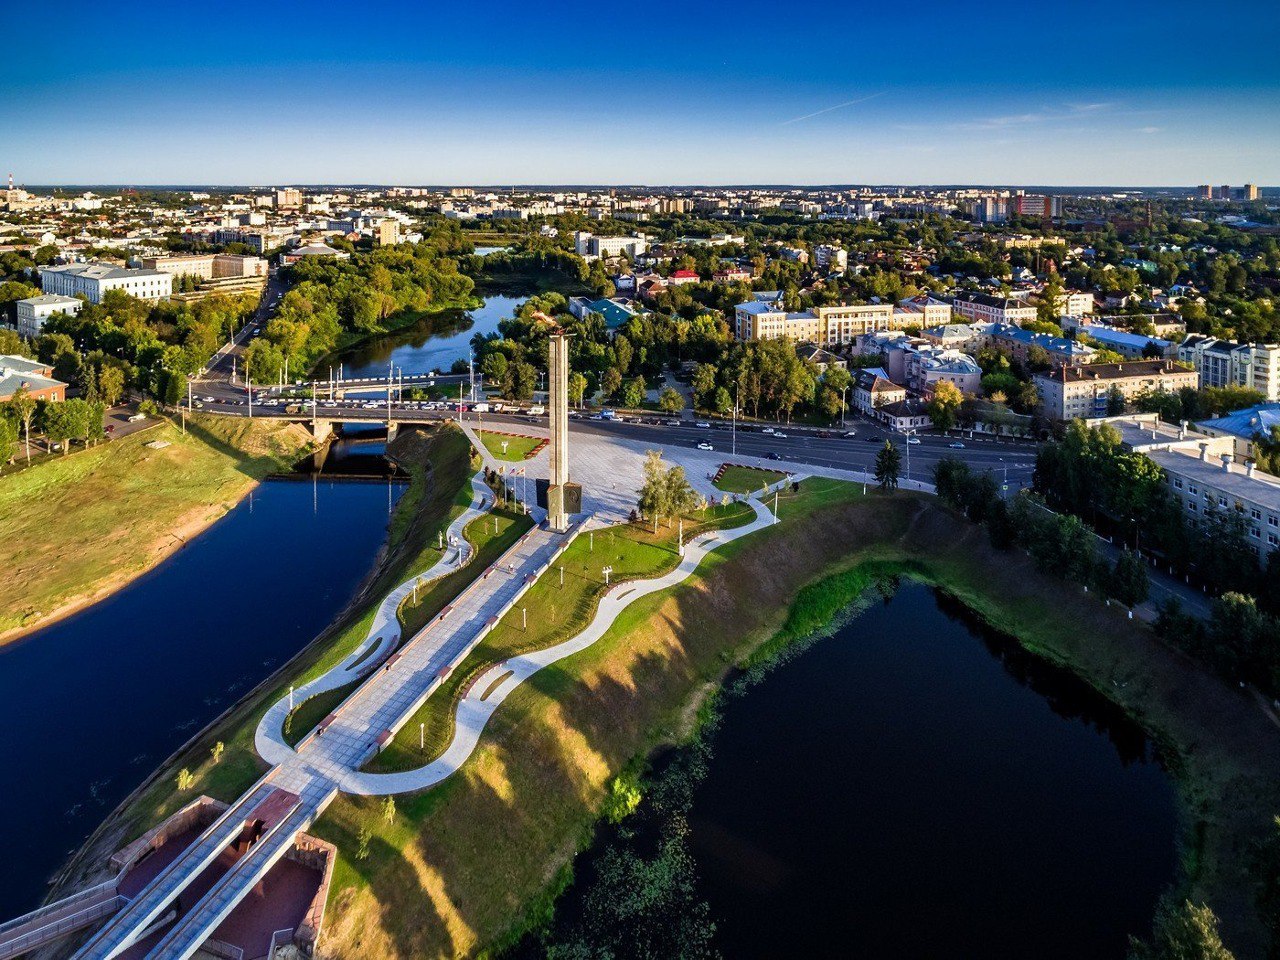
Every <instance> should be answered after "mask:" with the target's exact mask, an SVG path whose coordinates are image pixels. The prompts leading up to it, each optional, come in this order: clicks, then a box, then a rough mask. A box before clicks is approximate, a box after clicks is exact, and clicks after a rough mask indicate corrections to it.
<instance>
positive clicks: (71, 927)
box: [0, 894, 129, 960]
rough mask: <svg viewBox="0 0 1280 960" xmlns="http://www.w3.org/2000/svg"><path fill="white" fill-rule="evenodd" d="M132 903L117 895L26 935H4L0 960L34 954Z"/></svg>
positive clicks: (0, 948) (13, 931) (35, 921)
mask: <svg viewBox="0 0 1280 960" xmlns="http://www.w3.org/2000/svg"><path fill="white" fill-rule="evenodd" d="M128 902H129V898H128V897H126V896H124V895H122V894H116V895H115V896H112V897H109V898H107V899H106V900H101V901H99V902H97V903H91V904H89V905H88V906H86V907H84V908H82V909H80V910H77V911H75V912H74V913H71V914H68V915H67V916H65V917H60V918H59V919H57V920H52V919H50V920H49V921H47V922H46V923H43V924H41V925H39V926H37V927H36V928H35V929H33V930H28V931H27V932H25V933H17V932H16V931H15V930H13V929H10V931H9V934H10V935H9V936H7V937H6V936H5V935H4V934H0V960H8V958H10V957H17V956H21V955H22V954H24V953H26V952H27V951H28V950H34V949H35V948H36V947H39V946H42V945H43V944H46V943H49V942H50V941H52V940H57V939H58V938H59V937H61V936H63V935H64V934H68V933H72V932H74V931H76V930H80V929H82V928H84V927H87V926H88V925H89V924H91V923H93V922H94V921H95V920H100V919H102V918H103V917H107V916H110V915H111V914H113V913H116V912H117V911H118V910H119V909H120V908H121V907H123V906H124V905H125V904H127V903H128ZM27 921H28V922H34V923H39V920H38V919H36V920H32V919H31V918H30V917H28V918H27Z"/></svg>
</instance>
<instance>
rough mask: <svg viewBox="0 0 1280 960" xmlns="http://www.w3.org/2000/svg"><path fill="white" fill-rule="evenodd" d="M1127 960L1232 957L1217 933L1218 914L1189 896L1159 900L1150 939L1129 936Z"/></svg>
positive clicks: (1226, 959) (1227, 959)
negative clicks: (1182, 898)
mask: <svg viewBox="0 0 1280 960" xmlns="http://www.w3.org/2000/svg"><path fill="white" fill-rule="evenodd" d="M1129 960H1235V956H1234V954H1232V952H1231V951H1230V950H1228V949H1227V948H1226V946H1224V945H1223V943H1222V938H1221V937H1220V936H1218V918H1217V917H1216V916H1215V915H1214V912H1213V911H1212V910H1211V909H1209V907H1207V906H1205V905H1204V904H1201V905H1200V906H1198V907H1197V906H1196V905H1195V904H1193V903H1192V902H1191V901H1190V900H1184V901H1183V902H1182V903H1181V904H1178V905H1174V904H1171V903H1167V902H1166V903H1162V904H1161V906H1160V909H1159V910H1157V911H1156V918H1155V924H1154V928H1153V929H1152V931H1151V940H1150V941H1142V940H1135V939H1130V941H1129Z"/></svg>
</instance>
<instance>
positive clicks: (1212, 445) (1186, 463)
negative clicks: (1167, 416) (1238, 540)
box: [1100, 414, 1280, 558]
mask: <svg viewBox="0 0 1280 960" xmlns="http://www.w3.org/2000/svg"><path fill="white" fill-rule="evenodd" d="M1100 422H1101V423H1106V424H1107V425H1109V426H1111V427H1113V428H1114V429H1116V430H1117V431H1119V433H1120V439H1121V442H1122V443H1123V444H1124V446H1125V447H1126V448H1128V449H1129V450H1132V451H1133V452H1135V453H1141V454H1142V455H1143V456H1145V457H1147V458H1148V459H1150V460H1151V461H1152V462H1154V463H1155V464H1156V465H1157V466H1159V467H1160V468H1161V469H1162V470H1163V471H1164V477H1165V483H1167V484H1168V486H1169V492H1170V493H1171V494H1172V495H1173V499H1174V501H1175V502H1177V503H1178V504H1179V505H1180V507H1181V509H1182V510H1183V511H1184V513H1185V515H1186V517H1187V520H1188V522H1189V523H1190V524H1191V526H1193V527H1194V526H1199V525H1200V524H1201V523H1203V522H1204V520H1205V518H1206V517H1210V516H1212V515H1213V514H1214V513H1217V512H1219V511H1221V512H1228V511H1234V512H1235V513H1236V514H1238V515H1239V516H1240V517H1241V518H1242V519H1243V520H1244V523H1245V536H1246V537H1247V538H1248V541H1249V543H1250V545H1251V546H1252V547H1253V550H1254V553H1255V554H1257V555H1258V557H1259V558H1264V557H1266V556H1267V555H1268V554H1270V553H1271V552H1272V551H1273V550H1275V549H1276V548H1277V547H1280V479H1278V478H1276V477H1273V476H1271V475H1270V474H1266V473H1263V472H1262V471H1260V470H1258V469H1256V468H1255V466H1254V463H1253V461H1252V460H1249V461H1245V462H1240V459H1239V458H1238V457H1237V456H1236V455H1235V454H1234V453H1233V451H1232V447H1231V441H1230V439H1229V438H1227V437H1211V436H1209V435H1206V434H1203V433H1197V432H1195V431H1192V430H1188V429H1186V427H1170V426H1168V425H1167V424H1161V423H1160V422H1159V418H1158V417H1157V415H1156V414H1145V415H1136V416H1129V417H1108V418H1105V419H1103V420H1102V421H1100Z"/></svg>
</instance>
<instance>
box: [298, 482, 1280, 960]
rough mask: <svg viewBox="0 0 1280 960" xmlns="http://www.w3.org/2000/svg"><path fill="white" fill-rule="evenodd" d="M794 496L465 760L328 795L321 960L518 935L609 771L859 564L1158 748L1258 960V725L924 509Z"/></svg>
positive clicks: (497, 722)
mask: <svg viewBox="0 0 1280 960" xmlns="http://www.w3.org/2000/svg"><path fill="white" fill-rule="evenodd" d="M804 486H805V489H803V490H802V492H801V494H800V495H799V496H798V497H792V498H789V500H790V502H787V503H784V504H783V509H782V511H781V513H782V517H783V520H782V522H781V523H780V524H778V525H777V526H775V527H771V528H769V529H767V530H764V531H761V532H760V533H758V534H755V535H753V536H752V537H748V538H744V539H743V540H742V541H738V542H736V543H734V544H731V545H729V546H728V547H727V548H726V549H725V550H724V552H723V553H722V554H713V555H712V556H711V558H709V559H708V561H707V562H706V563H705V564H704V567H703V568H702V569H700V570H699V571H698V573H697V574H695V576H694V577H693V578H691V579H690V580H689V581H687V582H686V583H685V584H684V585H682V586H680V587H678V588H676V589H675V590H672V591H670V592H669V593H666V594H662V595H657V596H655V597H652V598H645V599H644V600H641V601H640V602H638V603H636V604H635V605H634V606H633V607H630V608H628V610H627V611H625V612H624V614H623V616H622V617H620V618H619V621H618V622H617V623H616V624H615V626H614V628H613V629H611V630H610V631H609V632H608V633H607V634H606V636H605V637H604V638H602V639H601V640H600V641H598V642H597V643H596V645H595V646H593V647H592V648H590V649H588V650H586V651H584V652H583V653H581V654H579V655H577V656H575V657H573V658H571V659H569V660H567V661H565V662H564V663H562V664H559V665H557V666H556V667H554V668H551V669H548V670H546V671H543V672H542V673H540V674H537V675H535V676H534V677H533V678H532V679H531V680H530V681H529V682H528V683H526V684H524V685H523V686H522V687H521V688H519V689H518V690H517V691H516V692H514V693H513V694H512V695H511V697H510V698H509V699H508V700H507V702H506V703H504V705H503V707H502V709H500V710H499V711H498V713H497V714H495V716H494V717H493V719H492V721H491V722H490V726H489V728H488V729H487V731H486V734H485V738H484V740H482V742H481V745H480V746H479V747H478V749H477V751H476V753H475V754H474V755H473V757H472V759H471V760H470V762H469V763H468V764H467V766H466V767H464V768H463V770H462V771H461V772H460V773H459V774H458V775H457V776H455V777H454V778H453V779H451V780H450V781H447V782H446V783H444V784H442V785H441V786H440V787H438V788H436V789H434V790H431V791H428V792H426V793H424V794H421V795H412V796H403V797H399V798H397V818H396V821H395V822H394V823H392V824H387V823H385V822H383V821H382V820H381V818H380V815H379V801H377V800H376V799H362V798H352V797H342V798H340V799H339V800H338V801H337V802H336V803H335V804H334V806H333V807H331V808H330V810H329V811H328V812H327V813H326V815H325V817H324V818H323V819H322V820H321V822H320V824H319V825H318V832H319V833H321V834H322V835H323V836H324V837H325V838H326V839H329V840H332V841H334V842H336V843H338V844H339V846H340V849H341V850H342V851H344V854H343V856H342V857H341V859H340V861H339V865H338V870H337V872H336V873H335V876H334V882H333V887H332V894H331V903H330V915H329V932H328V934H327V936H326V944H327V946H326V949H327V950H328V952H330V953H331V954H333V955H335V956H361V957H436V956H454V955H460V954H461V955H469V954H474V953H477V952H479V951H481V950H493V949H497V948H501V947H502V946H503V945H505V944H507V943H510V942H511V941H512V940H513V939H514V938H515V937H517V936H518V935H519V934H520V932H521V931H523V930H526V929H529V928H532V927H535V926H537V925H538V924H539V923H540V922H541V920H542V919H543V918H544V917H545V916H546V915H547V914H548V911H549V910H550V907H551V904H552V902H553V899H554V896H555V894H556V892H557V891H558V890H560V889H562V888H563V886H564V885H565V884H566V883H567V881H568V878H569V876H570V870H571V861H572V858H573V855H574V853H575V852H576V851H577V850H579V849H581V848H582V847H584V846H585V845H586V844H587V843H588V842H589V839H590V836H591V834H592V831H593V827H594V823H595V820H596V818H597V816H598V815H599V813H600V811H601V810H602V809H603V807H604V805H605V803H606V797H607V795H608V792H609V785H610V784H611V782H612V780H613V778H614V776H616V775H617V774H618V773H619V772H620V771H625V770H634V769H635V768H636V766H637V765H638V764H642V763H643V758H645V757H647V756H649V755H650V754H651V753H652V752H653V751H654V750H655V749H657V748H659V747H661V746H662V745H664V744H669V743H674V742H680V741H681V740H682V739H684V738H685V737H686V736H687V735H688V733H689V732H690V730H691V729H692V727H693V725H694V723H695V718H696V716H697V713H698V707H699V705H700V704H701V702H702V701H703V699H704V698H705V697H706V696H707V695H708V694H709V693H710V692H711V691H713V690H715V689H716V688H717V687H718V685H719V684H720V683H721V682H722V680H723V677H724V676H725V675H726V673H727V672H728V671H729V670H730V669H731V667H732V665H733V664H734V663H749V662H750V661H751V658H752V656H753V655H760V656H764V655H768V654H767V653H764V654H760V653H757V652H758V651H762V650H765V651H768V650H770V649H773V650H775V651H776V649H777V648H779V647H781V646H785V645H787V644H789V643H792V642H794V641H795V639H796V638H797V637H801V636H804V635H807V634H808V633H810V632H811V631H812V629H814V628H815V627H818V626H821V625H822V624H824V623H826V622H827V621H828V620H829V619H830V617H831V616H833V615H834V614H835V613H836V612H838V611H839V610H840V609H841V608H843V606H845V604H846V603H847V602H848V600H849V599H851V597H852V596H853V595H855V594H856V592H857V590H858V589H860V588H861V586H862V585H863V584H865V582H866V579H865V578H866V576H867V571H866V570H861V571H860V570H859V569H858V568H859V567H860V566H863V565H866V564H878V565H881V568H882V569H888V567H886V566H884V565H892V566H893V567H894V569H899V570H902V571H904V572H908V573H910V574H911V575H913V576H916V577H917V578H919V579H922V580H925V581H927V582H935V583H939V584H941V585H943V586H944V587H945V588H946V589H948V590H950V591H951V592H952V593H954V594H955V595H956V596H958V597H960V598H961V599H962V600H964V601H965V602H966V603H967V604H968V605H969V606H970V607H971V608H972V609H974V610H976V611H977V612H979V613H981V614H982V615H983V616H985V617H986V618H987V619H988V620H989V621H990V622H991V623H993V624H994V625H996V626H997V627H999V628H1001V629H1003V630H1005V631H1006V632H1009V633H1011V634H1012V635H1015V636H1019V637H1021V638H1022V639H1023V641H1024V642H1025V643H1026V644H1027V646H1028V647H1030V648H1031V649H1033V650H1035V651H1036V652H1039V653H1042V654H1044V655H1046V656H1049V657H1050V658H1052V659H1055V660H1058V661H1059V662H1061V663H1063V664H1065V665H1067V666H1069V667H1070V668H1071V669H1072V670H1073V671H1074V672H1075V673H1077V674H1078V675H1080V676H1081V677H1083V678H1084V679H1085V680H1086V681H1087V682H1089V683H1090V684H1091V685H1092V686H1094V687H1095V688H1096V689H1098V690H1100V691H1102V692H1104V693H1105V694H1106V695H1107V696H1108V697H1109V698H1110V699H1112V700H1114V701H1115V702H1117V703H1119V704H1121V705H1122V706H1123V707H1124V708H1125V709H1126V710H1127V711H1128V712H1130V713H1131V714H1132V715H1133V716H1135V717H1136V718H1137V719H1139V721H1140V722H1141V723H1142V724H1143V726H1144V727H1146V728H1147V729H1149V730H1151V731H1153V732H1154V733H1155V734H1156V735H1157V736H1158V737H1159V738H1160V741H1161V742H1162V744H1164V752H1165V756H1166V757H1167V758H1168V760H1169V762H1170V767H1171V770H1172V772H1173V774H1174V776H1175V778H1176V779H1177V781H1178V785H1179V790H1180V794H1181V798H1182V803H1183V808H1184V811H1185V813H1184V815H1185V818H1186V825H1185V828H1184V831H1183V845H1182V849H1183V851H1184V856H1183V866H1184V871H1185V874H1186V879H1185V885H1184V888H1185V893H1186V894H1187V895H1188V896H1190V897H1191V898H1193V899H1195V900H1196V901H1204V902H1207V903H1209V904H1210V905H1211V906H1212V907H1213V908H1214V910H1215V911H1216V912H1217V913H1218V914H1219V916H1220V917H1221V918H1222V921H1223V930H1224V936H1225V938H1226V939H1227V942H1228V944H1229V945H1231V946H1232V947H1233V949H1235V950H1236V951H1237V955H1238V956H1239V957H1241V958H1244V957H1252V956H1260V955H1261V954H1262V953H1263V936H1264V934H1263V931H1262V929H1261V926H1260V924H1259V923H1258V920H1257V918H1256V915H1255V913H1254V910H1253V906H1252V902H1251V894H1252V891H1251V888H1250V885H1249V882H1248V878H1247V877H1246V876H1245V874H1244V868H1245V866H1246V864H1247V862H1248V854H1249V851H1250V846H1251V843H1252V841H1253V839H1254V838H1255V837H1257V836H1259V835H1260V834H1261V833H1262V832H1263V831H1264V830H1265V829H1266V825H1267V822H1268V820H1269V817H1270V816H1271V814H1272V813H1273V812H1274V811H1275V810H1276V809H1280V796H1278V795H1277V794H1278V793H1280V761H1277V759H1276V749H1275V748H1276V745H1277V736H1278V735H1277V733H1276V731H1275V730H1274V728H1273V727H1272V726H1271V725H1270V724H1269V722H1268V721H1267V720H1266V719H1265V717H1263V715H1262V714H1261V712H1260V711H1258V710H1257V709H1256V707H1255V706H1254V705H1253V704H1252V703H1251V702H1249V701H1248V700H1247V698H1245V697H1242V696H1240V695H1239V694H1238V693H1237V692H1236V691H1234V690H1231V689H1229V688H1227V687H1225V686H1223V685H1222V684H1221V683H1220V682H1219V681H1218V680H1216V679H1215V678H1214V677H1212V676H1209V675H1208V674H1206V673H1204V672H1203V671H1202V670H1200V669H1199V668H1198V667H1197V666H1196V665H1195V664H1193V663H1191V662H1190V661H1188V660H1186V659H1185V658H1183V657H1181V656H1180V655H1178V654H1176V653H1173V652H1171V651H1168V650H1166V649H1165V648H1163V647H1161V646H1160V645H1159V644H1157V643H1156V642H1155V641H1154V640H1153V639H1152V638H1151V636H1150V634H1149V633H1148V632H1147V631H1146V630H1145V629H1144V628H1142V627H1141V626H1139V625H1135V624H1134V623H1132V622H1130V621H1128V620H1126V619H1125V617H1124V615H1123V613H1122V612H1121V611H1120V610H1119V609H1118V608H1112V609H1108V608H1106V607H1104V606H1103V605H1102V604H1100V603H1098V602H1096V601H1095V600H1094V599H1093V598H1091V597H1087V596H1084V595H1083V594H1081V593H1079V592H1077V591H1075V590H1074V589H1073V588H1071V587H1070V586H1067V585H1064V584H1062V583H1061V582H1060V581H1057V580H1054V579H1051V578H1048V577H1045V576H1043V575H1041V574H1039V573H1038V572H1036V571H1035V570H1034V568H1033V567H1032V565H1031V564H1030V562H1029V561H1028V560H1027V559H1026V558H1025V557H1022V556H1020V555H1016V554H1000V553H996V552H994V551H992V550H991V548H990V547H989V545H988V544H987V542H986V538H985V535H984V534H983V533H982V531H981V530H979V529H978V528H974V527H972V526H971V525H969V524H968V523H967V522H966V521H964V520H963V519H961V518H958V517H956V516H955V515H953V514H951V513H950V512H949V511H948V510H946V509H945V508H944V507H942V506H941V505H940V504H938V503H936V502H934V501H932V500H929V499H926V498H923V497H919V496H914V495H907V494H900V495H896V496H891V497H890V496H882V495H877V494H872V495H870V496H866V497H863V496H861V495H860V491H859V490H858V488H850V487H846V486H842V485H836V484H831V483H826V482H822V481H815V480H810V481H807V482H806V484H805V485H804ZM850 544H860V545H861V546H859V547H857V548H856V549H854V550H852V551H851V550H850V549H849V546H848V545H850ZM832 578H837V579H834V580H833V579H832ZM841 578H843V579H841ZM842 583H843V584H844V585H845V587H846V589H841V584H842ZM743 584H751V589H750V590H744V589H743V587H742V585H743ZM814 584H818V586H813V585H814ZM1046 609H1052V610H1053V611H1054V613H1055V616H1054V617H1053V618H1052V619H1048V618H1046V617H1045V615H1044V614H1045V611H1046ZM371 825H372V829H371ZM362 828H363V829H366V830H369V829H371V833H372V837H371V839H370V840H369V842H368V843H367V844H366V845H367V847H368V848H369V850H370V851H371V852H370V854H369V856H367V857H366V858H365V859H363V860H361V859H357V858H355V857H354V856H353V854H352V853H351V851H354V850H356V849H357V848H358V847H359V839H358V838H359V833H360V831H361V829H362ZM392 851H394V855H389V854H390V852H392ZM375 852H376V853H377V854H378V855H376V856H375V855H374V854H375Z"/></svg>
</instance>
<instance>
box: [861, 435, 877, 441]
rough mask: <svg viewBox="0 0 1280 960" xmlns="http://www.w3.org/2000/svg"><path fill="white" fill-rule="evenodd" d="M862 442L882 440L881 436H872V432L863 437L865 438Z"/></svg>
mask: <svg viewBox="0 0 1280 960" xmlns="http://www.w3.org/2000/svg"><path fill="white" fill-rule="evenodd" d="M862 442H863V443H879V442H880V438H879V437H873V436H871V434H867V435H866V436H865V437H863V438H862Z"/></svg>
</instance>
